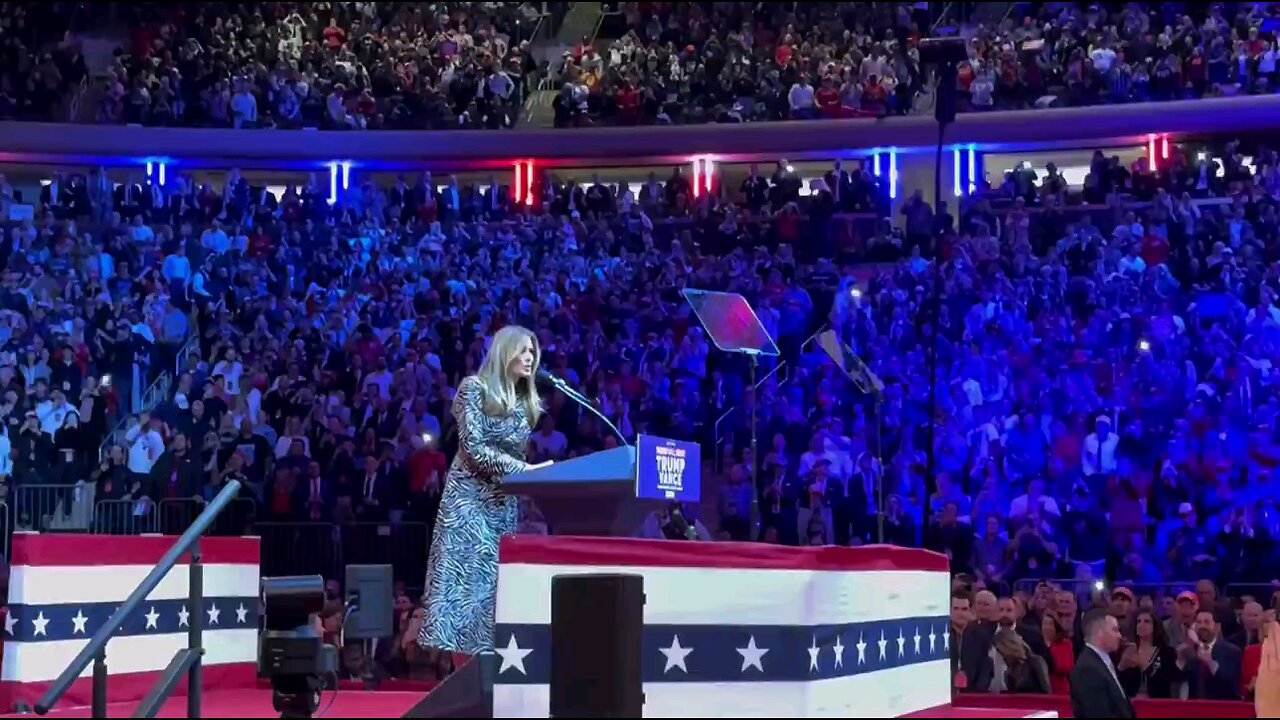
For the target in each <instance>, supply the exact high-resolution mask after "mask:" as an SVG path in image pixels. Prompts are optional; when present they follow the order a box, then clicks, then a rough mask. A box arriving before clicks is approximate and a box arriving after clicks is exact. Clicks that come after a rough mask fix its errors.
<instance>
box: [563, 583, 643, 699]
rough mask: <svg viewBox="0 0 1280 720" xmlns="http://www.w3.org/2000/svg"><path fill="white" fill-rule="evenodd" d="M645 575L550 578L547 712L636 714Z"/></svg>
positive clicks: (640, 678)
mask: <svg viewBox="0 0 1280 720" xmlns="http://www.w3.org/2000/svg"><path fill="white" fill-rule="evenodd" d="M643 631H644V578H643V577H641V576H640V575H628V574H606V573H601V574H588V575H557V576H555V577H554V578H552V579H551V717H553V718H639V717H641V716H642V711H643V708H644V686H643V674H642V671H641V653H642V648H643V645H642V635H643Z"/></svg>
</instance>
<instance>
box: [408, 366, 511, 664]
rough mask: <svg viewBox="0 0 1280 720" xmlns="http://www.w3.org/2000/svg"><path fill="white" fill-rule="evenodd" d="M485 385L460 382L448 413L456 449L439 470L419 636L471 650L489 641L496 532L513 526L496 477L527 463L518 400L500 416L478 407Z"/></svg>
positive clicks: (428, 642)
mask: <svg viewBox="0 0 1280 720" xmlns="http://www.w3.org/2000/svg"><path fill="white" fill-rule="evenodd" d="M484 393H485V390H484V385H483V384H481V382H480V381H479V380H478V379H476V378H475V377H468V378H466V379H464V380H463V381H462V382H461V383H459V385H458V393H457V395H456V397H455V398H454V401H453V417H454V418H455V420H456V421H457V423H458V454H457V456H456V457H455V458H454V459H453V464H452V465H451V466H450V467H449V473H448V475H447V476H446V477H445V485H444V494H443V495H442V496H441V498H440V514H439V516H438V517H437V518H436V526H435V533H434V535H433V537H432V539H431V551H430V553H429V554H428V556H427V582H426V587H427V593H426V594H427V597H426V608H425V609H426V617H425V619H424V622H423V625H422V632H421V633H420V634H419V635H418V644H419V645H421V646H422V647H431V648H438V649H441V650H450V651H453V652H462V653H468V654H475V653H478V652H481V651H484V650H492V649H493V613H494V596H495V595H496V593H497V589H498V540H499V539H500V538H501V537H502V536H503V535H510V534H512V533H514V532H515V530H516V519H517V517H516V516H517V503H516V498H515V497H508V496H507V494H506V493H505V492H503V491H502V479H503V478H505V477H506V476H507V475H510V474H512V473H517V472H520V471H522V470H524V469H525V468H527V467H528V464H527V463H526V462H525V461H524V453H525V446H526V445H527V444H528V442H529V423H528V421H527V419H526V416H525V411H524V409H523V408H518V409H517V410H516V411H515V412H514V413H512V414H511V415H509V416H506V417H491V416H489V415H486V414H485V412H484V410H483V405H484Z"/></svg>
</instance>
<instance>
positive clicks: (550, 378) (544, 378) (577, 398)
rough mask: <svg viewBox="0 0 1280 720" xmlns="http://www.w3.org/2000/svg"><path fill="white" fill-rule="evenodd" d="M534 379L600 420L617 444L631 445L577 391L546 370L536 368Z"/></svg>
mask: <svg viewBox="0 0 1280 720" xmlns="http://www.w3.org/2000/svg"><path fill="white" fill-rule="evenodd" d="M534 378H536V379H537V380H539V381H541V382H542V383H544V384H546V385H550V386H551V387H553V388H555V389H557V390H559V391H560V392H562V393H564V395H565V397H567V398H569V399H570V400H572V401H574V402H576V403H578V405H580V406H582V407H584V408H586V409H587V411H588V412H590V413H591V414H592V415H595V416H596V417H598V418H600V420H601V421H602V422H604V424H605V425H607V426H609V429H610V430H612V431H613V434H614V435H617V436H618V441H619V442H621V443H622V444H623V445H626V446H628V447H629V446H630V445H631V443H629V442H627V438H626V436H625V435H623V434H622V431H621V430H619V429H618V426H617V425H614V424H613V421H611V420H610V419H609V418H607V417H605V415H604V413H602V412H600V411H599V410H597V409H596V406H595V403H593V402H591V401H590V400H588V399H587V398H586V397H585V396H584V395H582V393H579V392H578V391H577V390H574V389H573V388H572V387H570V386H569V383H567V382H565V381H564V380H562V379H560V378H558V377H556V376H555V375H552V374H551V373H549V372H547V371H546V370H543V369H542V368H538V370H537V371H536V372H534Z"/></svg>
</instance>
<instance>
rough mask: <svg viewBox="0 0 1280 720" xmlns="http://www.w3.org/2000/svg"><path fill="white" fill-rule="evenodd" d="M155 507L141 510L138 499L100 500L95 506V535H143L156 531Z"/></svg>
mask: <svg viewBox="0 0 1280 720" xmlns="http://www.w3.org/2000/svg"><path fill="white" fill-rule="evenodd" d="M156 519H157V514H156V512H155V509H154V508H151V509H149V510H146V511H143V512H140V511H139V507H138V501H136V500H127V499H121V500H99V501H98V502H97V503H96V504H95V505H94V508H93V527H92V529H91V531H90V532H92V533H93V534H95V535H142V534H143V533H154V532H156Z"/></svg>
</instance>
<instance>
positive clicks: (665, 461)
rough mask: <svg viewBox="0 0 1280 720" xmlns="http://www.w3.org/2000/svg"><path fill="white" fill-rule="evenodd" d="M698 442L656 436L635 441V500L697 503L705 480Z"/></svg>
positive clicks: (645, 436)
mask: <svg viewBox="0 0 1280 720" xmlns="http://www.w3.org/2000/svg"><path fill="white" fill-rule="evenodd" d="M699 453H700V450H699V448H698V443H695V442H685V441H683V440H668V439H667V438H660V437H657V436H655V435H640V436H639V437H637V438H636V497H637V498H639V499H642V500H669V501H672V502H688V503H696V502H698V501H699V500H700V499H701V494H700V492H699V485H700V483H701V481H702V466H701V463H700V456H699Z"/></svg>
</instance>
